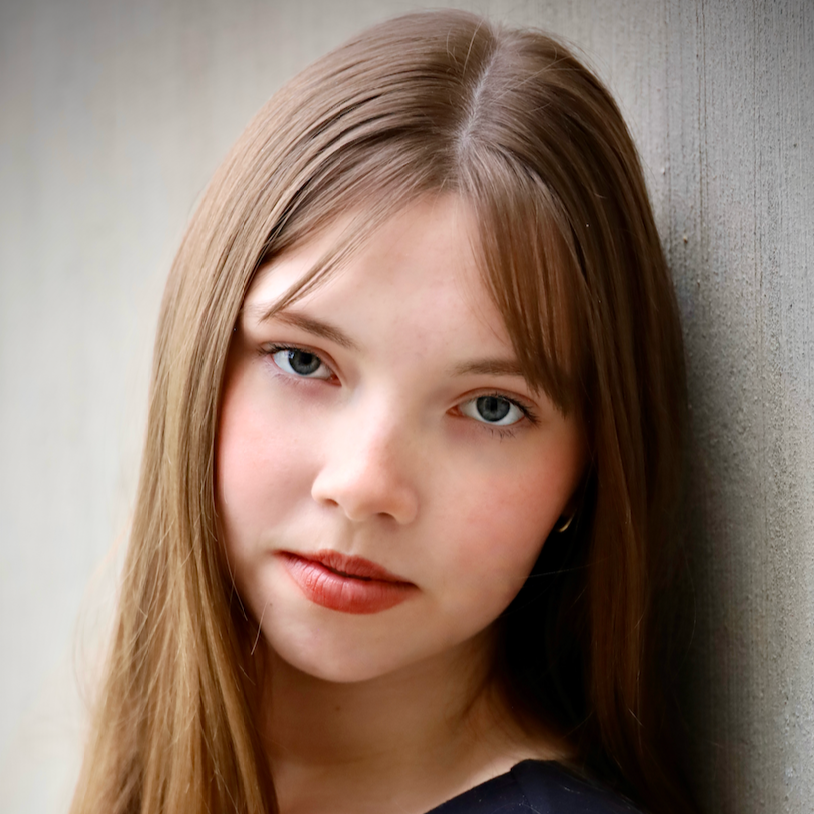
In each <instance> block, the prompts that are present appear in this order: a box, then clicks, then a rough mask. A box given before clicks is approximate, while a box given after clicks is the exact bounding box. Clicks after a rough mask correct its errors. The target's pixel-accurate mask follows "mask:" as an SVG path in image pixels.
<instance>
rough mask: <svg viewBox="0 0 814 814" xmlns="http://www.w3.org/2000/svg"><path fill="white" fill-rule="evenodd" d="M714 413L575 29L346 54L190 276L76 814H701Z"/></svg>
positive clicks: (226, 199) (198, 225)
mask: <svg viewBox="0 0 814 814" xmlns="http://www.w3.org/2000/svg"><path fill="white" fill-rule="evenodd" d="M683 405H684V375H683V362H682V350H681V333H680V328H679V324H678V319H677V314H676V305H675V301H674V295H673V291H672V288H671V283H670V278H669V275H668V272H667V269H666V267H665V262H664V258H663V255H662V252H661V248H660V245H659V240H658V235H657V233H656V229H655V226H654V223H653V216H652V212H651V209H650V206H649V203H648V199H647V195H646V191H645V184H644V181H643V179H642V173H641V169H640V166H639V162H638V159H637V156H636V151H635V148H634V146H633V144H632V142H631V139H630V136H629V134H628V131H627V129H626V127H625V125H624V123H623V121H622V119H621V117H620V114H619V111H618V109H617V107H616V105H615V104H614V102H613V101H612V99H611V97H610V96H609V94H608V92H607V91H606V90H605V89H604V87H603V86H602V85H601V84H600V83H599V81H598V80H597V79H596V78H595V77H594V76H593V75H592V74H591V73H590V72H588V71H587V70H586V69H585V68H584V67H583V66H582V65H581V64H580V63H579V62H578V61H577V60H576V59H575V58H574V57H573V56H572V55H571V54H570V53H569V52H568V51H567V50H566V49H565V48H564V47H563V46H562V45H560V44H559V43H557V42H555V41H554V40H552V39H550V38H548V37H546V36H544V35H542V34H540V33H537V32H531V31H519V30H504V29H500V28H497V27H495V26H493V25H491V24H490V23H488V22H486V21H485V20H483V19H480V18H477V17H475V16H473V15H470V14H467V13H463V12H453V11H447V12H440V13H421V14H415V15H410V16H407V17H402V18H399V19H396V20H393V21H390V22H387V23H384V24H381V25H378V26H376V27H374V28H372V29H371V30H369V31H367V32H365V33H363V34H361V35H360V36H358V37H357V38H356V39H354V40H352V41H351V42H349V43H348V44H346V45H345V46H343V47H341V48H339V49H338V50H336V51H334V52H333V53H331V54H329V55H328V56H326V57H324V58H323V59H321V60H319V61H318V62H317V63H315V64H314V65H312V66H311V67H310V68H308V69H307V70H305V71H304V72H303V73H302V74H300V75H299V76H298V77H296V78H295V79H294V80H292V81H291V82H290V83H289V84H288V85H287V86H286V87H285V88H283V89H282V90H281V91H280V92H279V93H278V94H277V95H276V96H274V97H273V99H272V100H271V101H270V102H269V103H268V105H267V106H266V107H265V108H264V109H263V110H262V111H261V112H260V114H259V115H258V116H257V118H256V119H255V120H254V121H253V122H252V123H251V125H250V126H249V128H248V129H247V131H246V132H245V133H244V135H243V136H242V137H241V138H240V140H239V141H238V143H237V144H236V146H235V147H234V149H233V150H232V152H231V154H230V155H229V157H228V158H227V160H226V161H225V163H224V164H223V166H222V167H221V168H220V170H219V171H218V173H217V174H216V176H215V178H214V180H213V181H212V183H211V185H210V187H209V189H208V191H207V192H206V194H205V196H204V198H203V200H202V202H201V204H200V206H199V207H198V210H197V212H196V214H195V216H194V217H193V219H192V222H191V224H190V226H189V229H188V231H187V234H186V236H185V238H184V240H183V243H182V245H181V248H180V250H179V253H178V256H177V258H176V261H175V263H174V265H173V268H172V272H171V274H170V278H169V281H168V284H167V290H166V293H165V297H164V302H163V307H162V312H161V318H160V325H159V331H158V338H157V343H156V350H155V363H154V371H153V384H152V392H151V401H150V415H149V429H148V437H147V445H146V449H145V455H144V462H143V469H142V474H141V481H140V488H139V495H138V502H137V507H136V513H135V519H134V523H133V529H132V535H131V540H130V548H129V552H128V559H127V562H126V565H125V569H124V574H123V586H122V592H121V599H120V606H119V615H118V621H117V627H116V634H115V639H114V642H113V646H112V651H111V655H110V662H109V668H108V672H107V678H106V682H105V684H104V686H103V689H102V694H101V698H100V703H99V707H98V712H97V715H96V719H95V728H94V730H93V736H92V738H91V741H90V743H89V745H88V747H87V751H86V755H85V761H84V767H83V771H82V775H81V779H80V782H79V786H78V789H77V792H76V796H75V799H74V805H73V811H74V812H75V814H79V812H94V813H98V814H102V812H104V814H115V813H116V812H121V814H124V813H125V812H128V813H130V812H133V813H135V812H143V814H158V812H196V814H197V813H200V814H203V813H204V812H228V811H236V812H246V813H247V814H248V813H249V812H251V814H259V813H260V812H273V811H279V812H281V814H299V813H300V812H303V813H305V812H307V813H308V814H322V813H323V812H326V813H330V814H343V812H354V814H360V813H365V812H371V813H372V812H376V813H377V814H390V813H391V812H392V813H393V814H395V813H396V812H398V813H399V814H424V812H429V811H431V810H432V811H434V812H435V811H437V812H438V813H439V814H441V813H442V812H443V814H454V813H455V812H460V813H461V814H463V812H497V811H500V812H521V811H539V812H558V813H559V812H561V813H562V814H567V813H568V812H577V811H579V812H611V811H613V812H618V811H632V810H634V807H633V804H634V803H635V805H636V806H638V807H640V808H645V809H648V810H652V811H659V812H667V811H689V810H691V804H690V803H689V802H688V800H689V798H688V795H687V793H686V792H685V789H684V786H683V784H682V781H681V780H680V777H679V775H678V773H677V770H676V766H675V761H674V760H673V759H672V758H671V757H670V748H669V747H670V744H672V743H674V742H675V739H676V733H675V732H674V730H673V729H672V728H671V723H670V716H669V715H668V714H667V712H668V705H666V704H665V703H663V698H662V696H663V695H664V694H665V688H664V686H663V685H662V684H661V682H660V679H659V675H658V674H657V673H656V671H655V667H656V663H657V662H661V661H662V657H661V654H660V653H659V652H657V648H656V646H655V645H656V644H657V643H658V642H659V640H660V635H661V636H664V635H665V634H664V632H663V631H662V632H661V634H659V632H658V631H657V630H656V629H655V624H654V619H655V607H654V600H655V599H656V598H657V595H658V594H659V593H660V592H661V589H662V587H663V581H664V578H665V574H668V573H669V570H668V569H667V567H666V565H667V563H668V559H669V556H668V555H669V551H670V546H671V531H672V529H673V527H674V519H675V517H674V515H675V511H674V510H675V504H676V497H677V491H678V486H679V483H680V478H681V466H680V463H681V447H682V422H683V410H684V406H683ZM628 801H632V802H628Z"/></svg>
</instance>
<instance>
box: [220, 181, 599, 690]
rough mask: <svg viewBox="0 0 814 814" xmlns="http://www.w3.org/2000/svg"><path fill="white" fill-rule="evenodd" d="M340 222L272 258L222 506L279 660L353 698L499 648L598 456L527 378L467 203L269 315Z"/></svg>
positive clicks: (399, 222)
mask: <svg viewBox="0 0 814 814" xmlns="http://www.w3.org/2000/svg"><path fill="white" fill-rule="evenodd" d="M342 225H343V224H337V228H334V229H330V230H327V231H326V232H325V233H323V234H321V235H320V236H319V237H317V238H314V239H313V240H312V241H310V242H308V243H306V244H305V245H302V246H301V247H300V248H299V249H297V250H293V251H291V252H289V253H287V254H285V255H283V256H282V257H280V258H278V259H276V260H274V261H273V262H272V263H271V264H270V265H268V266H266V267H265V268H264V269H262V270H261V271H260V273H259V274H258V275H257V278H256V279H255V281H254V284H253V285H252V287H251V289H250V291H249V293H248V295H247V297H246V301H245V305H244V308H243V311H242V314H241V318H240V322H239V325H238V329H237V332H236V334H235V338H234V342H233V347H232V349H231V353H230V360H229V365H228V370H227V376H226V382H225V389H224V394H223V401H222V407H221V417H220V429H219V435H218V447H217V501H218V509H219V514H220V520H221V524H222V529H223V533H224V535H225V545H226V553H227V556H228V560H229V567H230V569H231V571H232V573H233V575H234V579H235V582H236V585H237V587H238V590H239V592H240V595H241V597H242V599H243V601H244V603H246V604H247V605H248V607H249V609H250V610H251V611H252V613H253V615H254V617H255V619H256V620H257V621H258V622H259V623H260V626H261V628H262V632H263V635H264V637H265V639H266V641H267V643H268V644H269V645H270V647H271V648H272V649H273V651H274V652H275V653H276V654H277V656H279V657H280V658H282V659H283V660H285V661H286V662H288V663H289V664H290V665H292V666H293V667H295V668H297V669H299V670H302V671H304V672H306V673H309V674H311V675H313V676H315V677H319V678H323V679H326V680H329V681H342V682H348V681H360V680H365V679H370V678H375V677H377V676H381V675H385V674H387V673H390V672H392V671H396V670H399V669H402V668H406V667H408V666H411V665H415V664H417V663H418V662H420V661H423V660H427V659H432V658H433V657H436V658H437V657H443V656H444V655H449V654H451V653H452V651H455V650H461V649H462V648H463V646H464V645H466V644H467V643H471V642H472V641H481V640H482V641H486V640H487V638H488V637H481V638H480V639H476V636H477V634H479V633H481V632H483V631H485V630H486V629H487V628H489V626H490V625H491V624H492V623H493V622H494V621H495V619H496V618H497V617H498V616H499V615H500V614H501V613H502V612H503V610H504V609H505V608H506V606H507V605H508V604H509V603H510V602H511V600H512V599H513V598H514V596H515V595H516V594H517V592H518V591H519V590H520V588H521V586H522V585H523V582H524V580H525V579H526V577H527V576H528V574H529V572H530V570H531V568H532V566H533V565H534V562H535V560H536V559H537V556H538V554H539V553H540V548H541V546H542V544H543V541H544V540H545V538H546V537H547V535H548V534H549V532H550V531H551V529H552V527H553V526H554V524H555V523H556V522H557V520H558V518H559V517H560V516H561V515H562V514H563V513H566V512H568V511H569V501H570V498H571V495H572V493H573V492H574V489H575V487H576V485H577V482H578V481H579V479H580V475H581V473H582V469H583V463H584V458H585V452H584V445H583V441H582V434H581V431H580V428H579V426H578V425H577V423H576V420H575V419H574V418H573V417H566V416H563V415H562V413H560V412H559V411H558V410H557V409H556V408H555V406H554V405H553V404H552V403H551V402H550V401H549V400H548V398H547V397H546V396H545V395H544V394H542V393H535V392H534V390H532V389H531V387H530V386H529V385H528V384H527V383H526V381H525V380H524V379H523V377H522V375H521V374H520V372H519V369H518V365H517V361H516V358H515V355H514V353H513V350H512V346H511V343H510V341H509V337H508V334H507V332H506V329H505V327H504V325H503V321H502V319H501V316H500V314H499V313H498V311H497V309H496V307H495V305H494V304H493V303H492V301H491V299H490V298H489V296H488V294H487V292H486V289H485V287H484V286H483V283H482V281H481V274H480V271H479V270H478V267H477V265H476V259H475V255H474V252H473V250H472V246H471V244H472V239H473V237H474V235H475V234H476V229H477V224H476V222H475V219H474V215H473V214H472V212H471V211H470V209H469V207H468V206H467V204H465V203H463V202H461V201H460V200H459V199H458V198H455V197H452V196H446V197H440V198H434V199H427V200H424V201H422V202H420V203H418V204H415V205H413V206H411V207H410V208H408V209H407V210H405V211H403V212H400V213H399V214H397V215H395V216H394V217H393V218H392V219H390V220H389V221H388V222H387V223H386V224H385V225H384V226H383V227H382V228H381V229H380V230H378V231H377V232H376V233H375V234H374V235H373V237H372V238H371V239H370V240H369V241H368V242H367V243H366V244H365V245H364V247H363V248H362V249H361V250H360V251H358V252H356V253H355V254H354V255H353V256H352V258H351V260H350V261H349V262H348V264H347V265H346V266H344V267H343V268H342V269H341V270H340V271H339V272H338V273H337V274H336V275H335V276H334V277H333V278H331V279H330V280H328V281H326V282H324V283H322V284H321V285H320V286H318V287H317V288H316V289H315V290H313V291H312V292H310V293H308V294H307V295H306V296H303V297H302V298H300V299H299V300H297V301H296V302H295V303H294V304H292V305H290V306H289V307H288V308H286V309H285V310H284V311H283V312H280V313H278V314H276V315H275V316H273V317H271V318H264V315H265V313H266V312H267V311H268V310H269V309H270V308H271V307H272V306H273V305H274V303H275V301H278V300H279V298H280V297H281V295H283V294H284V293H285V292H286V291H287V290H288V289H289V287H290V286H292V285H293V284H294V283H296V282H297V281H298V280H299V279H301V277H302V276H303V275H304V274H305V273H306V272H307V271H308V270H309V269H310V268H311V267H312V265H313V264H314V263H316V262H317V261H318V260H319V259H320V258H321V257H322V255H323V254H324V253H325V251H326V250H327V249H328V248H330V247H331V245H333V242H334V241H336V239H337V237H338V235H339V234H340V233H341V227H342Z"/></svg>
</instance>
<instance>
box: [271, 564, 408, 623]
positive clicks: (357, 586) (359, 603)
mask: <svg viewBox="0 0 814 814" xmlns="http://www.w3.org/2000/svg"><path fill="white" fill-rule="evenodd" d="M279 556H280V557H281V559H282V561H283V564H284V565H285V568H286V570H287V571H288V574H289V576H290V577H291V578H292V579H293V580H294V582H295V583H296V584H297V585H298V586H299V588H300V590H301V591H302V592H303V593H304V594H305V596H306V597H307V598H308V599H310V600H311V601H312V602H314V603H315V604H317V605H321V606H322V607H324V608H328V609H330V610H335V611H339V612H340V613H354V614H366V613H367V614H369V613H380V612H381V611H384V610H388V609H389V608H393V607H395V606H396V605H399V604H401V603H402V602H404V601H405V600H407V599H409V598H410V596H411V595H412V594H413V593H414V592H415V591H417V590H418V588H417V587H416V586H415V585H414V584H413V583H412V582H408V581H406V580H403V579H401V578H400V577H398V576H397V575H395V574H392V573H391V572H390V571H388V570H387V569H385V568H382V567H381V566H380V565H377V564H376V563H375V562H371V561H370V560H366V559H363V558H362V557H348V556H346V555H344V554H340V553H339V552H338V551H331V550H324V551H317V552H316V553H313V554H295V553H293V552H290V551H282V552H279Z"/></svg>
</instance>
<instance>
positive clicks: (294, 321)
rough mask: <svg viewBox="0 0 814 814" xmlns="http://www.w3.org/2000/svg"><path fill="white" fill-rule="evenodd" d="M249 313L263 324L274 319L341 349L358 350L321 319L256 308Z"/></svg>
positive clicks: (343, 334)
mask: <svg viewBox="0 0 814 814" xmlns="http://www.w3.org/2000/svg"><path fill="white" fill-rule="evenodd" d="M249 311H250V313H252V315H254V314H255V313H256V314H257V316H258V318H259V320H260V322H265V321H266V320H267V319H275V320H277V321H278V322H282V323H284V324H285V325H293V326H294V327H295V328H299V329H300V330H302V331H305V332H306V333H309V334H312V335H313V336H319V337H322V339H328V340H330V341H331V342H334V343H335V344H337V345H339V346H340V347H342V348H347V349H348V350H358V349H359V347H358V345H357V344H356V343H355V342H354V341H353V340H352V339H351V338H350V337H349V336H348V335H347V334H346V333H344V332H343V331H340V330H339V328H337V327H335V326H334V325H331V324H330V323H328V322H323V321H322V320H321V319H314V318H313V317H307V316H305V314H300V313H298V312H297V311H290V310H283V311H272V312H271V313H269V311H268V309H266V308H263V307H258V308H251V309H249Z"/></svg>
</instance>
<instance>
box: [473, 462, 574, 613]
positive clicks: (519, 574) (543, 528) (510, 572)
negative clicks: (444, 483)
mask: <svg viewBox="0 0 814 814" xmlns="http://www.w3.org/2000/svg"><path fill="white" fill-rule="evenodd" d="M507 487H508V488H505V489H492V490H490V491H489V492H488V493H486V494H483V495H481V499H480V500H477V501H473V502H472V503H471V504H470V506H469V507H468V512H467V515H466V517H467V520H466V524H467V529H466V531H465V533H464V537H465V539H467V540H468V543H467V545H465V546H463V547H462V548H461V549H460V551H459V556H460V557H461V561H460V563H459V568H460V569H461V571H460V573H466V572H467V570H468V571H469V572H470V573H472V575H473V577H474V581H473V587H475V589H476V590H480V591H481V592H482V593H483V595H484V596H485V595H492V596H494V597H495V600H496V601H499V602H505V603H506V604H508V602H510V601H511V600H512V599H513V598H514V596H515V595H516V594H517V592H518V591H519V590H520V588H521V587H522V586H523V583H524V582H525V580H526V578H527V577H528V575H529V573H530V572H531V569H532V568H533V566H534V563H535V562H536V560H537V557H538V556H539V554H540V551H541V550H542V547H543V544H544V542H545V540H546V538H547V536H548V534H549V532H550V531H551V528H552V527H553V525H554V523H555V522H556V520H557V518H558V517H559V514H560V510H561V506H560V504H561V503H562V504H564V503H565V502H566V501H567V499H568V496H569V494H570V492H568V493H566V488H565V487H564V485H563V484H553V483H551V482H550V479H549V478H547V477H545V476H543V477H540V476H538V477H534V476H530V477H528V478H524V479H516V480H513V482H512V483H511V484H507ZM467 560H468V567H467Z"/></svg>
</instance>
